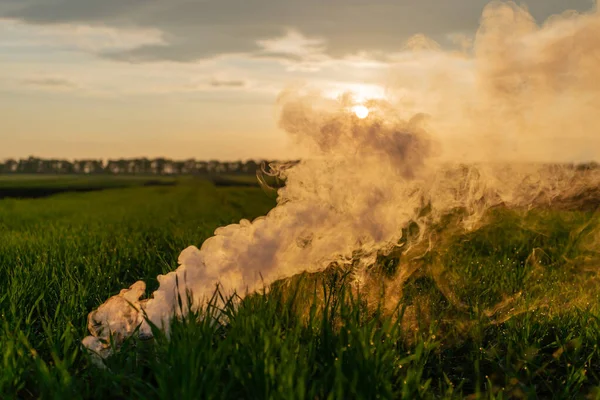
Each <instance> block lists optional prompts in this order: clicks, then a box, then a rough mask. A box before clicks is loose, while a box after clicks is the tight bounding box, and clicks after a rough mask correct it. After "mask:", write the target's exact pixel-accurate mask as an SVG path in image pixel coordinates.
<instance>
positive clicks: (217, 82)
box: [209, 79, 248, 88]
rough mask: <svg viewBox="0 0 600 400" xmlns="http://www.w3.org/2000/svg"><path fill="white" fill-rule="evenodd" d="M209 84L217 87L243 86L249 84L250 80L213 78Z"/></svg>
mask: <svg viewBox="0 0 600 400" xmlns="http://www.w3.org/2000/svg"><path fill="white" fill-rule="evenodd" d="M209 85H210V86H212V87H216V88H243V87H246V86H247V85H248V82H246V81H243V80H221V79H213V80H211V81H210V83H209Z"/></svg>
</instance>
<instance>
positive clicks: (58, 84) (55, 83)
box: [21, 78, 78, 90]
mask: <svg viewBox="0 0 600 400" xmlns="http://www.w3.org/2000/svg"><path fill="white" fill-rule="evenodd" d="M21 83H22V84H23V85H26V86H30V87H35V88H42V89H58V90H61V89H62V90H64V89H76V88H77V87H78V85H77V84H76V83H74V82H72V81H69V80H67V79H62V78H33V79H24V80H22V81H21Z"/></svg>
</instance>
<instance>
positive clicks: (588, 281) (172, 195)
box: [0, 177, 600, 399]
mask: <svg viewBox="0 0 600 400" xmlns="http://www.w3.org/2000/svg"><path fill="white" fill-rule="evenodd" d="M22 187H25V188H28V189H27V190H29V192H27V191H17V189H15V188H22ZM3 188H4V192H3V193H4V198H3V199H1V200H0V316H1V319H0V322H1V326H0V353H1V356H0V398H2V399H11V398H24V399H30V398H44V399H79V398H82V399H83V398H110V399H120V398H136V399H139V398H148V399H213V398H215V399H220V398H223V399H241V398H243V399H267V398H268V399H352V398H356V399H371V398H373V399H374V398H378V399H387V398H390V399H391V398H404V399H413V398H471V399H502V398H560V399H567V398H600V358H599V357H600V352H599V349H598V343H600V308H599V307H598V306H599V305H600V303H599V299H598V293H597V292H598V291H597V287H598V265H599V264H598V261H599V259H598V254H597V253H598V252H597V250H598V240H599V239H600V216H599V215H598V214H597V213H595V212H594V211H590V210H586V211H577V210H572V211H566V210H558V209H550V208H546V209H534V210H506V209H501V208H498V209H494V210H490V211H489V212H488V215H487V216H486V222H487V223H486V224H485V225H483V226H482V227H481V228H479V229H477V230H475V231H472V232H464V231H461V230H460V229H458V228H457V226H456V224H455V220H454V219H453V216H449V217H448V218H447V219H446V220H445V221H443V223H441V224H440V225H439V226H437V227H436V232H435V234H436V235H435V237H436V239H435V240H436V245H435V246H434V247H433V250H432V251H430V252H428V253H426V255H425V256H424V257H412V258H411V257H410V255H411V254H404V255H400V254H390V255H387V256H385V257H383V256H382V257H380V258H379V259H378V262H377V263H376V265H375V266H373V267H372V268H371V270H370V271H369V276H370V277H371V284H370V285H367V286H365V288H364V289H360V290H359V289H356V286H355V285H354V280H353V279H354V277H353V273H352V271H351V270H346V269H342V268H336V267H335V266H332V267H331V268H329V269H328V270H327V271H325V272H324V273H321V274H313V275H308V274H303V275H300V276H296V277H294V278H293V279H289V280H287V281H282V282H278V283H277V284H275V285H273V287H272V288H271V289H270V290H269V291H264V292H263V293H257V294H254V295H250V296H247V297H245V298H244V299H243V300H242V299H240V298H238V297H235V296H234V297H230V298H225V303H226V306H225V307H224V308H222V309H220V310H217V309H216V302H215V306H214V307H207V309H206V310H204V311H202V312H199V313H196V314H190V315H189V316H188V317H187V318H186V319H185V320H182V321H174V322H173V326H172V334H171V338H170V340H167V339H166V338H164V337H163V336H162V335H161V334H160V333H159V332H156V334H155V338H154V339H152V340H145V341H139V340H138V341H136V340H133V339H132V340H129V341H127V342H126V343H125V344H124V345H123V347H122V348H121V349H120V351H118V352H117V353H116V354H115V355H114V356H112V357H111V358H109V359H108V360H107V367H108V368H105V369H101V368H97V367H95V366H94V365H93V364H92V363H91V360H90V358H89V356H88V355H87V354H86V352H85V351H84V350H83V349H82V348H81V345H80V341H81V339H82V338H83V337H85V336H86V335H87V315H88V313H89V312H90V311H91V310H93V309H94V308H96V307H98V306H99V305H100V304H101V303H102V302H104V301H105V300H106V299H107V298H108V297H110V296H112V295H114V294H116V293H118V292H119V290H120V289H122V288H126V287H128V286H129V285H131V284H132V283H133V282H135V281H136V280H139V279H143V280H145V281H146V282H147V283H148V289H149V291H152V290H154V289H155V288H156V287H157V282H156V275H157V274H161V273H166V272H168V271H171V270H173V269H175V268H176V266H177V257H178V255H179V253H180V252H181V250H182V249H184V248H185V247H187V246H189V245H196V246H200V245H201V244H202V242H203V241H204V240H205V239H206V238H208V237H210V236H211V235H212V234H213V232H214V229H215V228H217V227H219V226H222V225H225V224H229V223H234V222H238V221H239V220H240V219H241V218H249V219H252V218H255V217H257V216H260V215H264V214H265V213H267V212H268V211H269V210H270V209H271V208H272V207H274V205H275V201H274V199H273V198H272V196H269V195H267V194H266V193H265V192H264V191H263V190H262V189H261V188H259V187H252V186H250V185H249V184H248V182H245V181H244V182H241V183H240V184H238V185H236V184H235V182H233V183H232V181H227V182H226V184H225V183H223V182H210V181H209V180H206V179H198V178H189V177H188V178H169V179H163V178H159V179H156V178H152V182H150V183H148V180H147V179H146V180H145V179H140V178H130V179H127V178H119V179H112V178H102V179H99V178H98V179H93V178H77V177H68V178H58V177H49V178H44V179H41V178H36V177H28V178H26V179H23V178H21V179H17V178H14V177H10V178H0V193H2V189H3ZM36 188H37V189H36ZM40 188H42V189H45V190H46V192H44V193H45V194H44V196H33V195H32V196H29V197H38V198H23V197H28V194H31V193H38V192H36V190H37V191H41V190H42V189H40ZM57 188H58V189H60V190H58V189H57ZM78 188H85V189H86V190H83V189H82V190H80V191H78V190H77V189H78ZM90 188H91V189H94V190H87V189H90ZM101 189H102V190H101ZM406 237H408V238H410V232H408V231H407V235H406ZM422 250H423V249H420V248H419V247H418V246H417V248H415V249H414V250H412V252H413V253H414V254H418V253H419V251H421V252H422ZM399 276H400V278H401V279H400V278H399ZM382 281H383V282H387V283H386V284H385V285H380V283H381V282H382ZM215 295H216V296H219V295H220V294H219V293H216V294H215ZM217 314H219V315H221V316H222V315H224V316H226V318H221V319H219V321H220V322H219V323H215V318H216V315H217Z"/></svg>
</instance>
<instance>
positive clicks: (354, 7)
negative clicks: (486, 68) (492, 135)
mask: <svg viewBox="0 0 600 400" xmlns="http://www.w3.org/2000/svg"><path fill="white" fill-rule="evenodd" d="M594 3H595V0H568V1H567V0H562V1H561V0H529V1H527V2H524V4H526V5H527V7H528V9H529V11H530V13H531V15H532V16H533V17H534V18H535V20H536V21H537V22H538V23H542V22H543V21H544V20H546V19H547V18H548V17H550V16H551V15H554V14H558V13H563V12H564V11H566V10H576V11H579V12H585V11H587V10H590V9H591V8H592V7H593V6H594ZM487 4H488V2H487V1H483V0H443V1H442V0H419V1H416V0H413V1H408V0H395V1H394V0H343V1H342V0H318V1H317V0H104V1H98V0H0V159H4V158H9V157H12V158H20V157H28V156H30V155H33V156H37V157H44V158H50V157H52V158H67V159H76V158H104V159H105V158H120V157H125V158H129V157H142V156H146V157H159V156H164V157H169V158H175V159H185V158H190V157H192V158H196V159H222V160H239V159H250V158H270V159H286V158H292V157H295V156H297V155H298V153H297V150H295V147H294V145H293V143H292V142H291V140H290V138H289V137H288V136H287V135H286V134H285V133H284V132H283V131H282V130H281V129H280V128H279V127H278V124H277V117H276V107H275V104H276V99H277V97H278V95H279V94H280V92H281V91H282V90H283V89H285V88H286V87H289V86H290V85H297V84H299V83H308V84H310V85H311V86H314V87H317V88H319V89H320V90H323V91H324V92H325V93H329V94H331V95H332V96H333V95H335V94H339V93H341V92H344V91H352V92H354V93H355V94H357V96H359V97H365V98H367V97H384V96H385V93H386V90H387V87H388V86H389V85H390V82H393V81H394V77H396V78H397V77H399V76H402V77H403V79H402V81H410V80H411V79H418V77H419V70H420V68H422V67H423V66H422V65H415V63H414V60H413V59H411V58H410V57H408V56H407V55H406V52H407V48H409V47H411V48H412V47H414V46H419V45H428V43H433V41H435V43H436V46H440V47H442V48H444V49H448V50H449V51H457V52H459V51H463V50H464V48H465V47H466V46H468V43H470V42H472V38H473V36H474V35H475V33H476V31H477V27H478V26H479V23H480V18H481V15H482V11H483V10H484V7H485V6H486V5H487ZM415 35H416V36H415ZM425 37H427V38H429V39H427V40H425V39H424V38H425ZM432 62H434V61H432ZM457 68H459V69H460V66H457ZM392 70H393V74H391V73H390V71H392ZM395 85H396V87H397V86H398V83H395Z"/></svg>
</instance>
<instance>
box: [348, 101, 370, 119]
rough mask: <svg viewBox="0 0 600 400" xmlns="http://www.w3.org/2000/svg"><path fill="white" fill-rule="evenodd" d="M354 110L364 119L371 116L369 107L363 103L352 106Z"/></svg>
mask: <svg viewBox="0 0 600 400" xmlns="http://www.w3.org/2000/svg"><path fill="white" fill-rule="evenodd" d="M352 111H354V114H356V116H357V117H358V118H360V119H364V118H367V117H368V116H369V109H368V108H367V107H365V106H363V105H362V104H359V105H356V106H354V107H352Z"/></svg>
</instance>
